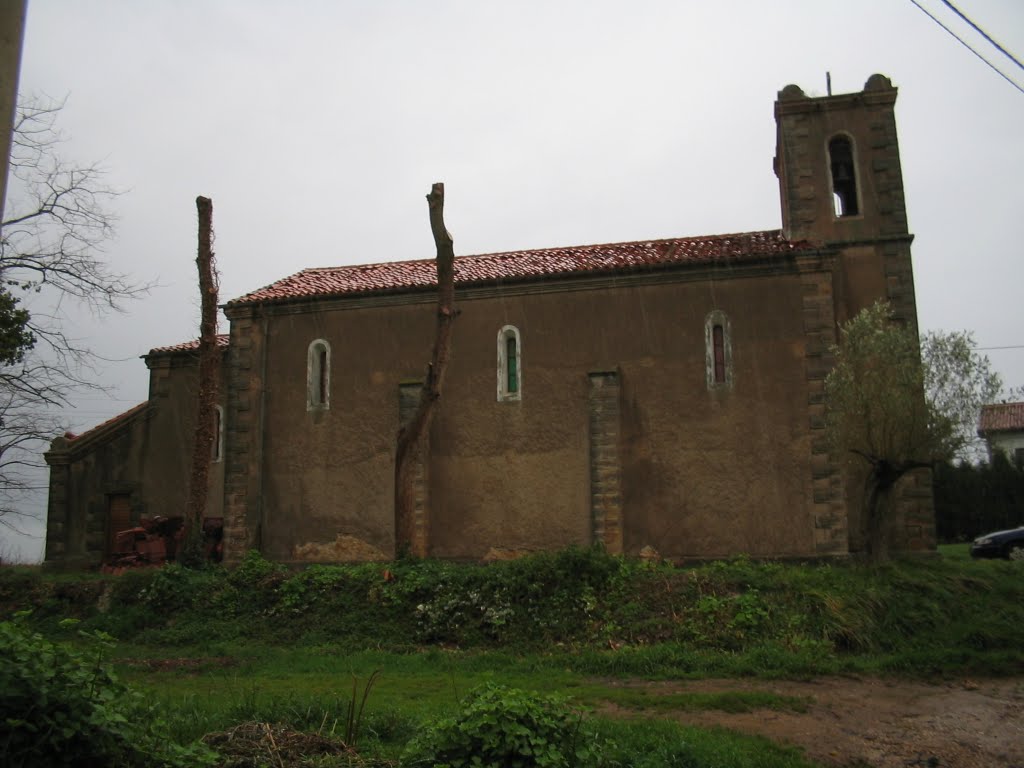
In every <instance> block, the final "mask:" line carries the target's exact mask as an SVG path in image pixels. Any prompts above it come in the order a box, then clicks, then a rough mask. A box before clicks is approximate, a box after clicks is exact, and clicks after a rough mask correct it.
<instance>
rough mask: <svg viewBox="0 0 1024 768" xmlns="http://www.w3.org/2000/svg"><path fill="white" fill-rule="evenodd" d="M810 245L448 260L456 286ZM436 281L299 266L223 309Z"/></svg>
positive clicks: (665, 245) (692, 241) (652, 245)
mask: <svg viewBox="0 0 1024 768" xmlns="http://www.w3.org/2000/svg"><path fill="white" fill-rule="evenodd" d="M812 247H813V246H812V245H811V244H810V243H807V242H805V241H796V242H791V241H789V240H786V239H785V238H784V237H783V236H782V233H781V231H779V230H769V231H765V232H744V233H739V234H732V235H713V236H707V237H682V238H673V239H668V240H643V241H637V242H632V243H610V244H605V245H581V246H573V247H569V248H545V249H542V250H538V251H510V252H508V253H491V254H486V255H483V256H460V257H458V258H456V259H455V282H456V284H457V285H474V284H481V283H498V282H525V281H531V280H541V279H545V278H548V277H555V276H560V277H561V276H569V275H583V274H602V273H614V272H635V271H641V270H644V269H650V268H657V267H666V266H671V265H681V264H708V263H730V262H739V261H748V260H756V259H764V258H769V257H777V256H781V255H785V254H787V253H791V252H793V251H799V250H808V249H810V248H812ZM436 284H437V271H436V267H435V264H434V259H421V260H418V261H391V262H385V263H382V264H363V265H353V266H344V267H318V268H313V269H304V270H303V271H301V272H298V273H296V274H294V275H292V276H291V277H286V278H284V279H283V280H278V281H277V282H276V283H272V284H271V285H268V286H266V287H264V288H260V289H259V290H256V291H253V292H252V293H247V294H246V295H244V296H241V297H239V298H237V299H234V300H232V301H230V302H228V304H227V306H234V305H239V304H250V303H256V302H279V301H289V300H295V299H303V298H309V297H315V296H342V295H348V294H361V293H382V292H392V293H393V292H400V291H414V290H417V289H429V288H430V287H432V286H434V285H436Z"/></svg>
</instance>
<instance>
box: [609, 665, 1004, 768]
mask: <svg viewBox="0 0 1024 768" xmlns="http://www.w3.org/2000/svg"><path fill="white" fill-rule="evenodd" d="M605 683H606V684H608V685H612V686H614V685H623V686H630V687H643V688H646V689H647V690H648V691H649V692H651V693H656V692H659V691H664V692H665V693H687V692H691V693H700V692H716V693H717V692H725V691H766V692H770V693H775V694H778V695H781V696H794V697H799V698H802V699H806V700H807V701H809V702H810V705H809V707H808V708H807V711H806V712H804V713H797V712H788V711H774V710H758V711H755V712H749V713H741V714H730V713H726V712H715V711H701V712H678V713H676V714H675V715H671V716H673V717H675V719H677V720H678V721H679V722H682V723H686V724H690V725H698V726H703V727H707V726H723V727H725V728H730V729H732V730H736V731H740V732H742V733H750V734H757V735H760V736H766V737H768V738H770V739H773V740H775V741H778V742H780V743H784V744H793V745H796V746H799V747H801V748H802V749H803V750H804V751H805V752H806V754H807V755H808V756H809V757H810V758H812V759H814V760H817V761H819V762H821V763H823V764H824V765H828V766H843V768H850V767H853V766H857V767H858V768H860V767H861V766H872V768H908V767H915V766H921V767H922V768H933V767H934V768H997V767H998V768H1024V678H1020V677H1018V678H1009V679H1001V680H959V681H955V682H949V683H942V684H938V685H928V684H925V683H915V682H907V681H902V680H879V679H875V678H822V679H818V680H814V681H810V682H794V681H788V680H784V681H782V680H780V681H743V680H694V681H669V682H640V681H633V682H619V683H616V682H613V681H605ZM619 711H620V712H621V714H624V715H626V714H627V713H628V710H619ZM668 714H669V713H666V715H668ZM659 716H665V715H661V714H659Z"/></svg>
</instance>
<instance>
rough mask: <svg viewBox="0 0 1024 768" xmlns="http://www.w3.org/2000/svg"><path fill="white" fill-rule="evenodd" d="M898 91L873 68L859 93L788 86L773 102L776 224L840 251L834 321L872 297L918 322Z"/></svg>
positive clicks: (791, 235)
mask: <svg viewBox="0 0 1024 768" xmlns="http://www.w3.org/2000/svg"><path fill="white" fill-rule="evenodd" d="M896 95H897V89H896V88H895V87H894V86H893V84H892V82H891V81H890V80H889V78H888V77H886V76H885V75H877V74H876V75H872V76H871V77H869V78H868V81H867V82H866V83H865V84H864V90H862V91H859V92H857V93H844V94H837V95H835V96H833V95H829V96H819V97H810V96H807V95H806V94H805V93H804V92H803V90H802V89H801V88H800V87H799V86H796V85H787V86H786V87H785V88H783V89H782V90H781V91H779V94H778V99H777V100H776V102H775V123H776V146H775V175H776V176H778V179H779V196H780V200H781V203H782V230H783V233H784V234H785V236H786V237H787V238H789V239H791V240H808V241H811V242H814V243H818V244H820V245H822V246H824V247H829V248H830V249H834V250H835V251H837V252H838V253H839V259H838V263H837V271H836V275H835V281H836V285H835V289H836V293H835V298H836V319H837V320H838V321H840V322H842V321H843V320H845V319H847V318H848V317H851V316H852V315H854V314H856V313H857V312H858V311H859V310H860V309H861V308H863V307H865V306H868V305H870V304H872V303H873V302H874V301H876V300H878V299H884V300H888V301H889V302H890V303H891V304H892V306H893V309H894V311H895V313H896V315H897V317H900V318H901V319H903V320H904V321H906V322H910V323H912V324H914V325H915V326H916V322H917V309H916V305H915V301H914V282H913V274H912V271H911V263H910V243H911V240H912V239H913V236H912V235H911V234H910V233H909V230H908V227H907V208H906V201H905V199H904V193H903V173H902V170H901V167H900V152H899V143H898V141H897V138H896V116H895V106H896Z"/></svg>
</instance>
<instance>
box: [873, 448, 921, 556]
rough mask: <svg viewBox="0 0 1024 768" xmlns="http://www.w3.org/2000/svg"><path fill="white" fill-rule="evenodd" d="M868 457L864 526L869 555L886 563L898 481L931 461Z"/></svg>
mask: <svg viewBox="0 0 1024 768" xmlns="http://www.w3.org/2000/svg"><path fill="white" fill-rule="evenodd" d="M862 455H863V454H862ZM868 461H869V462H870V463H871V471H870V472H869V473H868V476H867V480H866V481H865V489H866V492H865V494H864V519H863V521H862V526H861V528H862V532H863V533H864V545H865V547H866V549H867V555H868V559H869V560H870V561H871V562H873V563H884V562H886V561H888V559H889V526H890V523H891V518H892V511H893V510H892V507H893V504H894V503H895V500H894V499H893V491H894V489H895V488H896V484H897V483H898V482H899V481H900V478H902V477H903V476H904V475H905V474H907V472H910V471H911V470H913V469H920V468H924V467H928V466H930V465H929V464H926V463H922V462H918V461H908V462H903V463H900V464H893V463H892V462H889V461H886V460H885V459H868Z"/></svg>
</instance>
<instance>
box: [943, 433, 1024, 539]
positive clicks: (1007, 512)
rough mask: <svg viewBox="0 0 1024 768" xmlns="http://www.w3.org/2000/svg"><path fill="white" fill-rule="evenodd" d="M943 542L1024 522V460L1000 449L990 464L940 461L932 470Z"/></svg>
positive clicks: (978, 534) (971, 536)
mask: <svg viewBox="0 0 1024 768" xmlns="http://www.w3.org/2000/svg"><path fill="white" fill-rule="evenodd" d="M932 481H933V488H934V492H935V525H936V533H937V535H938V539H939V542H940V543H942V544H952V543H955V542H959V541H970V540H972V539H974V538H976V537H977V536H980V535H981V534H983V533H990V532H992V531H1002V530H1006V529H1007V528H1016V527H1017V526H1020V525H1024V462H1021V461H1019V460H1017V461H1011V460H1010V459H1008V458H1007V457H1006V455H1005V454H1003V453H1001V452H996V455H995V456H994V457H993V458H992V462H991V463H989V464H977V465H975V464H970V463H968V462H963V463H960V464H954V463H952V462H948V461H941V462H937V463H936V464H935V466H934V469H933V472H932Z"/></svg>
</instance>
